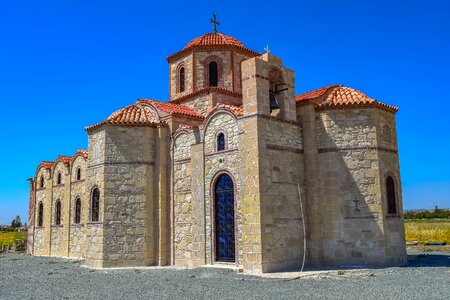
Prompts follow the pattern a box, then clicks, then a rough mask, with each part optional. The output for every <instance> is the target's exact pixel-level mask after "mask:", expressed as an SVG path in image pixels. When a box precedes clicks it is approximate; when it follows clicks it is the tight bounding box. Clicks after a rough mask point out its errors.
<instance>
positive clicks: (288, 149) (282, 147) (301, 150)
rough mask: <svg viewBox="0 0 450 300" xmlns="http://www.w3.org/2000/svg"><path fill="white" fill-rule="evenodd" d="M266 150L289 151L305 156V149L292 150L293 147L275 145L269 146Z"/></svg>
mask: <svg viewBox="0 0 450 300" xmlns="http://www.w3.org/2000/svg"><path fill="white" fill-rule="evenodd" d="M266 148H267V149H271V150H279V151H287V152H293V153H301V154H303V149H297V148H292V147H285V146H278V145H273V144H267V145H266Z"/></svg>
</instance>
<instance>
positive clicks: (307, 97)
mask: <svg viewBox="0 0 450 300" xmlns="http://www.w3.org/2000/svg"><path fill="white" fill-rule="evenodd" d="M338 86H340V85H329V86H325V87H323V88H320V89H317V90H313V91H310V92H307V93H304V94H300V95H297V96H295V101H304V100H311V99H315V98H318V97H321V96H323V95H324V94H325V93H326V92H327V91H328V90H329V89H331V88H335V87H338Z"/></svg>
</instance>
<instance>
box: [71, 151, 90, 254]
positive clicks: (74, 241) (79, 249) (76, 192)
mask: <svg viewBox="0 0 450 300" xmlns="http://www.w3.org/2000/svg"><path fill="white" fill-rule="evenodd" d="M78 168H79V169H80V170H81V178H80V180H78V179H77V170H78ZM86 175H87V164H86V159H85V158H84V157H83V156H81V155H78V156H77V157H76V158H75V160H74V161H73V162H72V165H71V189H70V193H71V195H70V201H71V203H70V235H69V257H73V258H84V257H85V252H86V243H87V241H86V224H87V222H89V206H90V199H89V192H88V190H87V187H86ZM78 198H79V199H80V201H81V215H80V223H79V224H76V223H75V204H76V199H78Z"/></svg>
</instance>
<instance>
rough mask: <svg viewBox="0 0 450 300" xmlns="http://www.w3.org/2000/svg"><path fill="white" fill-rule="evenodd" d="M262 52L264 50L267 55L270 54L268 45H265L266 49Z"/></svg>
mask: <svg viewBox="0 0 450 300" xmlns="http://www.w3.org/2000/svg"><path fill="white" fill-rule="evenodd" d="M264 50H266V53H267V54H269V53H270V52H272V50H270V48H269V45H266V48H264Z"/></svg>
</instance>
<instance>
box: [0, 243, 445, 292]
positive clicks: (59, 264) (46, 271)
mask: <svg viewBox="0 0 450 300" xmlns="http://www.w3.org/2000/svg"><path fill="white" fill-rule="evenodd" d="M409 254H410V255H409V265H408V266H407V267H402V268H385V269H363V270H343V271H337V270H333V271H329V272H322V273H319V274H317V273H308V274H310V275H307V276H302V277H300V278H295V279H289V280H288V279H267V278H260V277H253V276H247V275H242V274H237V273H235V272H233V271H232V270H226V269H215V268H200V269H195V270H176V269H171V268H170V269H169V268H166V269H155V268H146V269H144V268H141V269H126V270H93V269H88V268H84V267H81V266H80V265H81V263H80V262H79V261H71V260H64V259H58V258H49V257H33V256H29V255H24V254H6V255H0V299H100V298H102V299H141V298H147V299H308V298H314V299H317V298H327V299H449V297H450V253H443V252H431V253H426V254H424V253H423V252H422V253H421V252H419V251H416V250H413V251H410V252H409ZM342 272H343V274H342ZM339 274H341V275H339Z"/></svg>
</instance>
